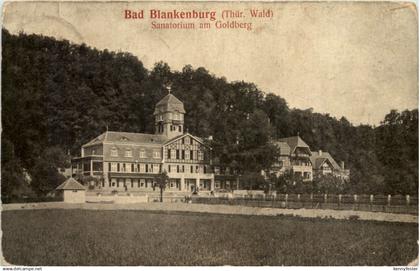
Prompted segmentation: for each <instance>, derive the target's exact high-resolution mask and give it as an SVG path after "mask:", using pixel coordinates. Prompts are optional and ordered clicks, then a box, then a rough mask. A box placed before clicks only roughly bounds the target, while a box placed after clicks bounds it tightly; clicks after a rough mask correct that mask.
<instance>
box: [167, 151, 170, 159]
mask: <svg viewBox="0 0 420 271" xmlns="http://www.w3.org/2000/svg"><path fill="white" fill-rule="evenodd" d="M167 154H168V159H171V150H169V149H168V152H167Z"/></svg>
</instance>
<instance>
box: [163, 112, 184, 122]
mask: <svg viewBox="0 0 420 271" xmlns="http://www.w3.org/2000/svg"><path fill="white" fill-rule="evenodd" d="M167 114H168V119H173V120H183V119H184V118H183V115H182V114H180V113H167ZM156 120H157V121H163V115H157V116H156Z"/></svg>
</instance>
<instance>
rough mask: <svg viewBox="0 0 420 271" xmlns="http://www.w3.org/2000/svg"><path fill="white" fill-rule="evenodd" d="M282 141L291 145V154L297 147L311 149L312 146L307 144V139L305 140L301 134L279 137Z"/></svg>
mask: <svg viewBox="0 0 420 271" xmlns="http://www.w3.org/2000/svg"><path fill="white" fill-rule="evenodd" d="M279 141H280V142H285V143H287V145H289V148H290V154H292V153H293V152H294V151H295V150H296V148H307V149H308V150H309V151H310V148H309V146H308V144H306V142H305V141H303V139H302V138H300V136H291V137H284V138H280V139H279Z"/></svg>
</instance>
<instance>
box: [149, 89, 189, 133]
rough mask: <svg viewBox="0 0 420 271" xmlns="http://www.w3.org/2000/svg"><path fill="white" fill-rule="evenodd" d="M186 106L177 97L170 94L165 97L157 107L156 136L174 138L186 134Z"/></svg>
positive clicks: (155, 113) (155, 114)
mask: <svg viewBox="0 0 420 271" xmlns="http://www.w3.org/2000/svg"><path fill="white" fill-rule="evenodd" d="M184 114H185V109H184V104H183V103H182V102H181V101H180V100H178V98H177V97H175V96H174V95H172V94H171V92H170V89H169V94H168V95H166V96H165V97H163V99H162V100H160V101H159V102H158V103H157V104H156V106H155V112H154V113H153V115H154V116H155V134H158V135H165V136H167V137H168V138H173V137H176V136H178V135H182V134H183V133H184Z"/></svg>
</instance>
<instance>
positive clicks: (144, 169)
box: [140, 164, 146, 173]
mask: <svg viewBox="0 0 420 271" xmlns="http://www.w3.org/2000/svg"><path fill="white" fill-rule="evenodd" d="M140 172H142V173H144V172H146V168H145V165H144V164H140Z"/></svg>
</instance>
